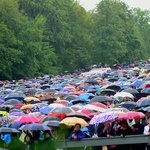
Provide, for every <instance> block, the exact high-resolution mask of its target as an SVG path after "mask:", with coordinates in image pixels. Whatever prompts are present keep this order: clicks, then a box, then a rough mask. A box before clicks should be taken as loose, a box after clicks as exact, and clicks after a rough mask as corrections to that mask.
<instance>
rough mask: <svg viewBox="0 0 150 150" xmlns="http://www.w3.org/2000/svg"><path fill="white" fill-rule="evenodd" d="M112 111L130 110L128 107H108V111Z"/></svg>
mask: <svg viewBox="0 0 150 150" xmlns="http://www.w3.org/2000/svg"><path fill="white" fill-rule="evenodd" d="M110 111H113V112H115V111H120V112H128V111H129V110H128V109H127V108H109V109H106V112H110Z"/></svg>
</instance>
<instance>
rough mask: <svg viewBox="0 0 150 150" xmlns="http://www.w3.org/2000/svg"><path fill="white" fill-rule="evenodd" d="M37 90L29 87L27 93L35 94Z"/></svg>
mask: <svg viewBox="0 0 150 150" xmlns="http://www.w3.org/2000/svg"><path fill="white" fill-rule="evenodd" d="M36 92H37V90H36V89H33V88H30V89H28V90H27V91H26V92H25V93H26V94H31V95H34V94H35V93H36Z"/></svg>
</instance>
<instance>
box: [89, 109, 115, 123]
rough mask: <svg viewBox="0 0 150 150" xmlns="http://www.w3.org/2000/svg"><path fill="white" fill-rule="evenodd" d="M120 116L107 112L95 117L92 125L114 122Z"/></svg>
mask: <svg viewBox="0 0 150 150" xmlns="http://www.w3.org/2000/svg"><path fill="white" fill-rule="evenodd" d="M117 117H118V115H117V114H116V113H113V112H106V113H101V114H99V115H97V116H95V117H93V118H92V119H91V121H90V124H91V125H92V124H99V123H104V122H107V121H112V120H114V119H116V118H117Z"/></svg>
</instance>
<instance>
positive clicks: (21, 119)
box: [15, 116, 39, 123]
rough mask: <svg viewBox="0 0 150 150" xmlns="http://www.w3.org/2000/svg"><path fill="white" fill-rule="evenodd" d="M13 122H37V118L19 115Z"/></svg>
mask: <svg viewBox="0 0 150 150" xmlns="http://www.w3.org/2000/svg"><path fill="white" fill-rule="evenodd" d="M15 122H23V123H34V122H39V120H38V119H37V118H36V117H35V116H21V117H19V118H18V119H16V120H15Z"/></svg>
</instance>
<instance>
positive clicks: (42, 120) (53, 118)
mask: <svg viewBox="0 0 150 150" xmlns="http://www.w3.org/2000/svg"><path fill="white" fill-rule="evenodd" d="M52 120H53V121H61V119H60V118H58V117H53V116H45V117H44V118H42V119H41V120H40V121H41V122H45V121H52Z"/></svg>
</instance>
